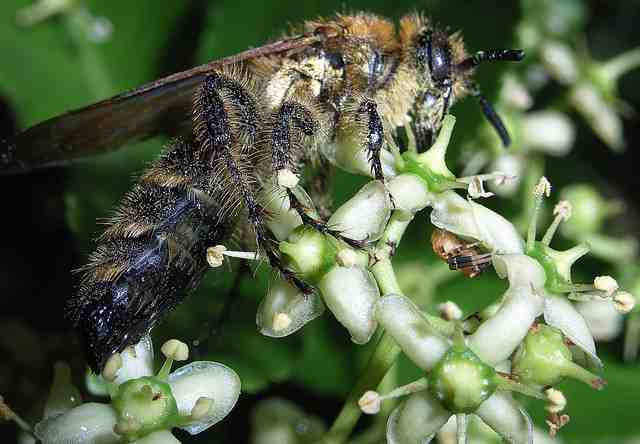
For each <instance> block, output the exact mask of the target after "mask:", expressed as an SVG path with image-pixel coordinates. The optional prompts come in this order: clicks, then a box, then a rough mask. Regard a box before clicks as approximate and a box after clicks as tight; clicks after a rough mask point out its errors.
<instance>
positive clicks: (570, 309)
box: [544, 293, 602, 368]
mask: <svg viewBox="0 0 640 444" xmlns="http://www.w3.org/2000/svg"><path fill="white" fill-rule="evenodd" d="M544 320H545V322H546V323H547V324H549V325H551V326H552V327H555V328H557V329H559V330H560V331H561V332H562V333H564V335H565V336H566V337H567V338H569V339H570V340H571V341H572V342H573V343H574V344H576V345H577V346H578V347H580V349H582V350H583V351H584V352H585V353H586V354H587V355H589V357H590V358H591V360H592V363H593V364H594V365H595V366H596V367H598V368H602V361H601V360H600V358H598V355H597V354H596V344H595V342H594V340H593V335H592V334H591V332H590V331H589V327H588V326H587V323H586V321H585V320H584V318H583V317H582V315H581V314H580V313H579V312H578V310H576V308H575V307H574V306H573V304H572V303H571V302H569V301H568V300H567V298H565V297H563V296H556V295H553V294H549V293H547V294H546V297H545V300H544Z"/></svg>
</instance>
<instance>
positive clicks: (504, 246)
mask: <svg viewBox="0 0 640 444" xmlns="http://www.w3.org/2000/svg"><path fill="white" fill-rule="evenodd" d="M431 222H432V223H433V224H434V225H435V226H436V227H438V228H441V229H443V230H446V231H450V232H452V233H453V234H456V235H458V236H461V237H464V238H471V239H473V240H476V241H480V242H481V243H482V244H483V246H484V247H485V248H487V249H488V250H489V251H491V252H494V253H503V254H504V253H521V252H523V251H524V242H523V240H522V238H521V237H520V234H518V231H517V230H516V228H515V227H514V226H513V224H512V223H511V222H509V221H508V220H507V219H505V218H504V217H502V216H500V215H499V214H498V213H496V212H494V211H492V210H490V209H488V208H486V207H484V206H482V205H480V204H478V203H476V202H473V201H468V200H466V199H464V198H463V197H461V196H460V195H458V194H457V193H455V192H453V191H445V192H443V193H439V194H437V195H436V200H435V202H434V203H433V211H432V213H431Z"/></svg>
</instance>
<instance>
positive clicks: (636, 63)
mask: <svg viewBox="0 0 640 444" xmlns="http://www.w3.org/2000/svg"><path fill="white" fill-rule="evenodd" d="M637 67H640V48H634V49H631V50H629V51H626V52H623V53H622V54H620V55H618V56H616V57H614V58H613V59H611V60H609V61H608V62H607V63H605V66H604V69H605V72H606V73H607V75H608V77H609V78H610V79H611V80H613V81H615V80H616V79H617V78H618V77H620V76H621V75H623V74H625V73H626V72H629V71H631V70H632V69H634V68H637Z"/></svg>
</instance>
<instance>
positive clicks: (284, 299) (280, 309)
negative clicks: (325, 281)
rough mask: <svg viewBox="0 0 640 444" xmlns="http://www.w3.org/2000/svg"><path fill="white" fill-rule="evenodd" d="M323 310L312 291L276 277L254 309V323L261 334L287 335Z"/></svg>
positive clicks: (317, 297) (320, 301)
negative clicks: (303, 291)
mask: <svg viewBox="0 0 640 444" xmlns="http://www.w3.org/2000/svg"><path fill="white" fill-rule="evenodd" d="M323 312H324V304H323V303H322V300H321V299H320V297H319V296H318V295H317V294H315V293H312V294H309V295H305V294H303V293H302V292H301V291H300V290H298V289H297V288H295V287H293V286H292V285H291V284H289V283H288V282H286V281H284V280H281V279H279V280H278V281H276V282H275V283H273V284H272V285H271V286H270V287H269V291H268V292H267V295H266V296H265V297H264V299H263V300H262V302H261V303H260V306H259V307H258V311H257V313H256V324H257V326H258V328H259V330H260V333H262V334H263V335H265V336H270V337H273V338H281V337H284V336H288V335H290V334H292V333H294V332H296V331H298V330H299V329H300V328H302V327H303V326H304V325H305V324H306V323H307V322H310V321H312V320H313V319H315V318H317V317H318V316H320V315H321V314H322V313H323Z"/></svg>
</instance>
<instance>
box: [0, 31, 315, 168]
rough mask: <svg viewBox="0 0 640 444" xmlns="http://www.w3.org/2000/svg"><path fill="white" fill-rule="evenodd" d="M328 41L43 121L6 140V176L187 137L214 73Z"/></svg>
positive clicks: (0, 163)
mask: <svg viewBox="0 0 640 444" xmlns="http://www.w3.org/2000/svg"><path fill="white" fill-rule="evenodd" d="M324 38H326V35H325V34H320V33H316V34H303V35H300V36H296V37H291V38H286V39H282V40H278V41H275V42H273V43H270V44H267V45H265V46H262V47H260V48H254V49H249V50H247V51H244V52H241V53H239V54H236V55H233V56H230V57H226V58H223V59H220V60H215V61H213V62H210V63H207V64H205V65H201V66H197V67H195V68H192V69H190V70H188V71H183V72H180V73H176V74H172V75H170V76H168V77H164V78H162V79H159V80H156V81H154V82H151V83H148V84H146V85H144V86H141V87H139V88H136V89H134V90H132V91H129V92H126V93H124V94H120V95H118V96H115V97H112V98H110V99H106V100H103V101H101V102H98V103H95V104H93V105H90V106H87V107H85V108H81V109H79V110H75V111H71V112H68V113H66V114H62V115H60V116H57V117H53V118H51V119H49V120H46V121H44V122H41V123H39V124H37V125H35V126H33V127H31V128H29V129H27V130H25V131H23V132H22V133H19V134H17V135H16V136H14V137H12V138H9V139H7V140H2V141H0V175H2V174H16V173H24V172H28V171H31V170H33V169H36V168H42V167H50V166H56V165H65V164H68V163H70V162H71V161H73V160H76V159H79V158H83V157H88V156H93V155H96V154H102V153H107V152H110V151H115V150H117V149H120V148H122V147H123V146H124V145H125V144H127V143H129V142H133V141H136V140H143V139H146V138H149V137H152V136H155V135H158V134H168V135H175V134H180V133H184V132H187V131H189V130H190V129H191V101H192V96H193V93H194V91H195V89H196V88H197V86H198V85H199V84H200V82H201V81H202V79H203V78H204V76H205V75H206V74H207V73H208V72H211V71H212V70H214V69H216V68H220V67H221V66H224V65H228V64H233V63H237V62H240V61H243V60H248V59H251V58H256V57H261V56H265V55H270V54H276V53H284V52H292V51H296V50H300V49H302V48H304V47H306V46H309V45H310V44H313V43H316V42H318V41H321V40H323V39H324Z"/></svg>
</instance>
